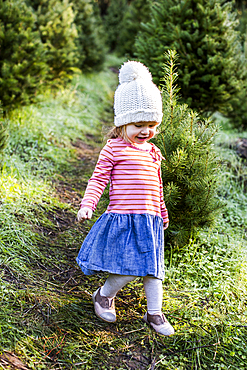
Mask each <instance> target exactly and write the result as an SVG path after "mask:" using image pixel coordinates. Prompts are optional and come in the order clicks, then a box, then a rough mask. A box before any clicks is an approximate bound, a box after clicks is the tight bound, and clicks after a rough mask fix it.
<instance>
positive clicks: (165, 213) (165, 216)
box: [158, 168, 169, 223]
mask: <svg viewBox="0 0 247 370" xmlns="http://www.w3.org/2000/svg"><path fill="white" fill-rule="evenodd" d="M158 171H159V180H160V211H161V217H162V218H163V222H164V223H167V222H169V217H168V211H167V208H166V205H165V202H164V195H163V183H162V177H161V168H159V170H158Z"/></svg>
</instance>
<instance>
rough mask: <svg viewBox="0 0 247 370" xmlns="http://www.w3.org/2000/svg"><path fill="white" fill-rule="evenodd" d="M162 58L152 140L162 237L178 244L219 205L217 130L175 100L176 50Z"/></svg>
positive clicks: (209, 218)
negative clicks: (165, 223)
mask: <svg viewBox="0 0 247 370" xmlns="http://www.w3.org/2000/svg"><path fill="white" fill-rule="evenodd" d="M165 58H166V59H167V63H166V64H165V66H164V69H163V71H164V75H165V77H164V88H163V91H162V94H163V113H164V118H163V122H162V124H161V126H160V127H159V134H158V135H157V136H156V137H155V138H154V139H153V142H154V143H155V144H156V145H157V146H158V147H159V148H160V150H161V152H162V155H163V157H164V158H165V160H163V161H162V179H163V186H164V200H165V203H166V206H167V209H168V212H169V219H170V226H169V229H168V231H167V232H166V239H167V241H169V242H170V243H172V244H173V245H176V246H179V247H182V246H184V245H185V244H186V243H188V242H189V240H190V238H193V237H194V236H195V235H196V233H197V231H198V230H199V229H201V228H203V227H208V226H211V225H213V222H214V219H215V217H216V214H217V211H218V210H219V207H220V204H219V202H218V201H217V194H216V193H217V181H218V174H217V172H218V161H217V158H216V154H215V153H214V151H213V147H212V140H213V137H214V135H215V133H216V131H217V128H216V127H215V126H214V125H213V123H212V122H210V121H209V120H205V121H202V120H200V119H199V117H198V115H197V114H196V113H195V112H194V111H192V110H191V109H190V108H188V106H187V105H186V104H184V105H181V104H179V103H178V95H177V94H178V87H177V86H176V84H175V83H176V80H177V78H178V73H177V70H176V66H175V63H176V59H177V55H176V52H175V51H168V53H166V55H165Z"/></svg>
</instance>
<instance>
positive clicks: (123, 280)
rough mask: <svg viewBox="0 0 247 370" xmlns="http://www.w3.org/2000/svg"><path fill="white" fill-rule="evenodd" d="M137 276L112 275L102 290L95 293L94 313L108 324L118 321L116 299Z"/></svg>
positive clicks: (93, 297) (99, 289)
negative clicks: (120, 291)
mask: <svg viewBox="0 0 247 370" xmlns="http://www.w3.org/2000/svg"><path fill="white" fill-rule="evenodd" d="M136 277H137V276H130V275H127V276H126V275H116V274H110V276H109V277H108V279H107V280H106V282H105V284H104V285H103V287H102V288H98V289H97V290H96V292H94V293H93V296H92V299H93V303H94V311H95V314H96V316H98V317H99V318H100V319H102V320H104V321H107V322H114V321H116V311H115V304H114V297H115V295H116V294H117V292H118V291H119V290H120V289H122V288H123V286H124V285H126V284H128V283H129V282H131V281H132V280H134V279H136Z"/></svg>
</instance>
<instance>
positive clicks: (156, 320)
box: [147, 313, 167, 325]
mask: <svg viewBox="0 0 247 370" xmlns="http://www.w3.org/2000/svg"><path fill="white" fill-rule="evenodd" d="M147 320H148V322H149V323H152V324H155V325H163V324H164V323H165V322H167V320H166V318H165V316H164V315H163V313H162V314H161V315H150V314H149V313H147Z"/></svg>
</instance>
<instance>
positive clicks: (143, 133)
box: [126, 122, 158, 144]
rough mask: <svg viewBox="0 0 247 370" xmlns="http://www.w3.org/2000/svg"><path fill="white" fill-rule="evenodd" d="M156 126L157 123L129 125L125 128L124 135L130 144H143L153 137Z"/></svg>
mask: <svg viewBox="0 0 247 370" xmlns="http://www.w3.org/2000/svg"><path fill="white" fill-rule="evenodd" d="M157 126H158V123H157V122H136V123H130V124H128V125H127V126H126V134H127V136H128V138H129V139H130V141H131V142H133V143H136V144H144V143H145V142H146V141H147V140H150V139H152V137H153V136H154V135H155V133H156V128H157Z"/></svg>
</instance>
